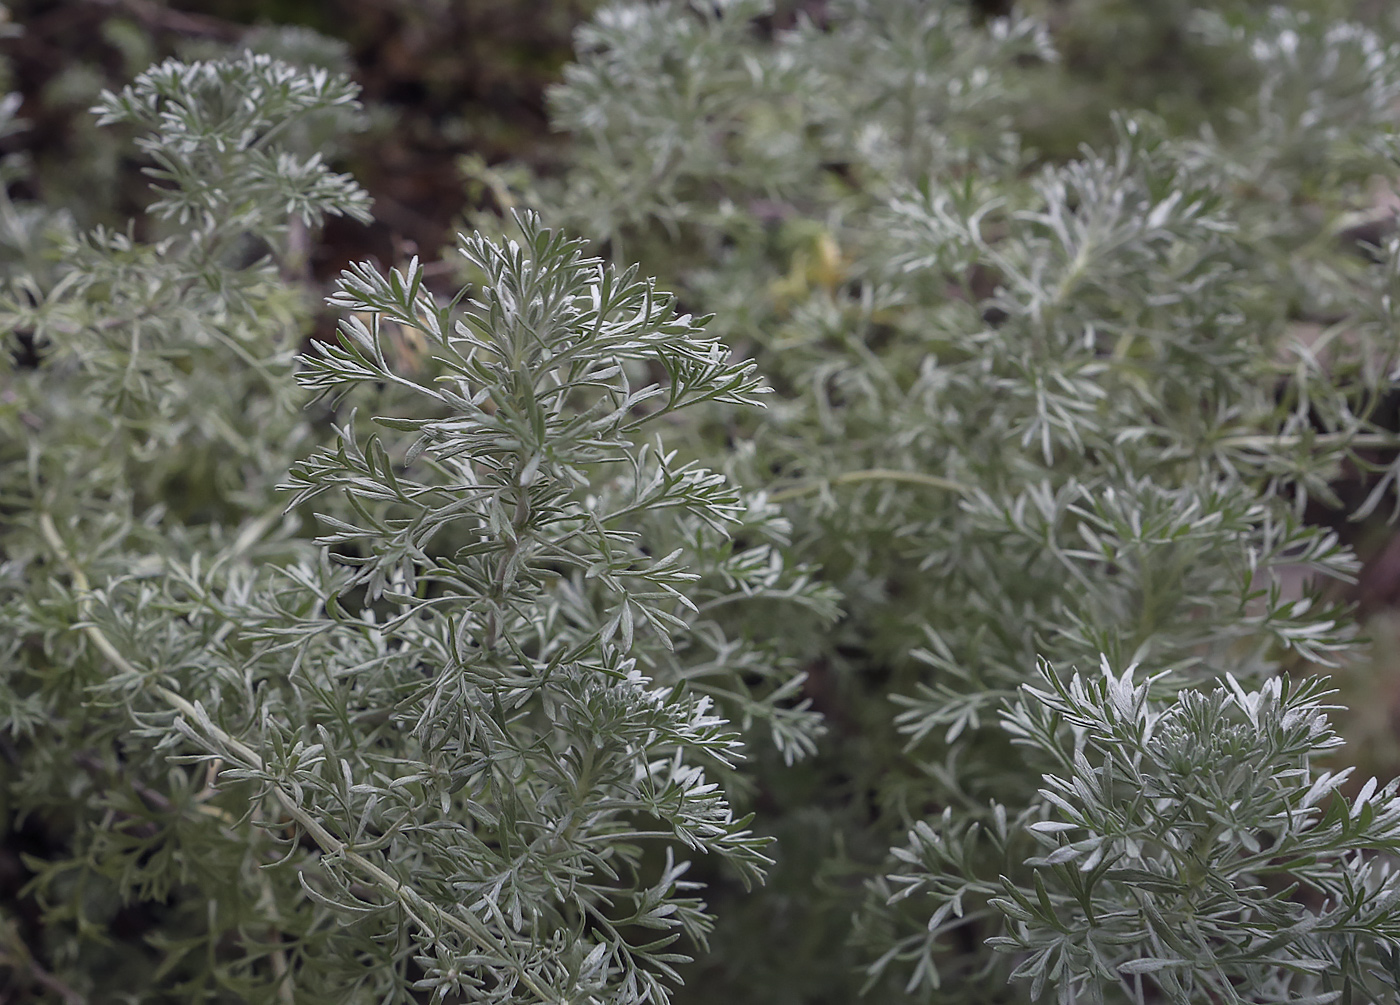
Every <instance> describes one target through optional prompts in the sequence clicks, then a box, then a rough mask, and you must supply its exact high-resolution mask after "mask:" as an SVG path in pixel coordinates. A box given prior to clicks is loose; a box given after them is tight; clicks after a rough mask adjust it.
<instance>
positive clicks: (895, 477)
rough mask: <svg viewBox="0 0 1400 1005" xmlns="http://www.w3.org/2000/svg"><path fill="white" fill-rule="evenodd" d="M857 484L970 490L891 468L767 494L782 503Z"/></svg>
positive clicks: (959, 491) (956, 484)
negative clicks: (874, 483)
mask: <svg viewBox="0 0 1400 1005" xmlns="http://www.w3.org/2000/svg"><path fill="white" fill-rule="evenodd" d="M858 482H907V483H909V484H911V485H922V486H924V487H925V488H931V489H942V490H943V491H945V492H956V493H958V494H959V495H967V494H968V493H970V492H971V491H972V490H971V489H970V488H968V487H967V486H966V485H964V484H962V482H955V481H953V480H952V479H951V478H940V477H938V476H937V475H926V474H923V473H922V472H919V471H896V470H894V469H893V468H867V469H865V470H863V471H847V472H846V473H845V474H843V475H837V476H836V477H835V478H821V479H816V480H814V481H810V482H807V483H804V484H801V485H794V486H792V487H791V488H786V489H779V490H778V491H776V492H772V493H769V496H768V498H769V499H770V500H772V501H773V502H784V501H786V500H788V499H797V498H800V497H801V496H805V495H811V494H812V493H813V492H817V491H820V490H821V488H822V486H831V487H832V488H835V487H836V486H838V485H854V484H856V483H858Z"/></svg>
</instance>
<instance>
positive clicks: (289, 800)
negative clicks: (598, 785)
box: [39, 513, 567, 1005]
mask: <svg viewBox="0 0 1400 1005" xmlns="http://www.w3.org/2000/svg"><path fill="white" fill-rule="evenodd" d="M39 531H40V533H42V534H43V536H44V540H45V541H47V542H48V544H49V547H50V548H52V549H53V552H54V554H55V555H57V556H58V558H59V560H60V561H62V562H63V564H64V565H65V566H66V567H67V569H68V572H69V575H71V576H72V577H73V585H74V586H75V587H76V588H77V591H78V613H79V616H80V617H81V618H82V619H83V620H84V621H86V620H87V611H88V606H89V603H90V598H91V593H92V587H91V586H90V584H89V583H88V578H87V576H86V575H85V574H84V573H83V571H82V569H81V568H80V567H79V566H78V564H77V562H75V561H74V560H73V557H72V555H71V554H69V552H68V548H67V546H66V545H65V544H64V543H63V538H62V537H61V536H60V535H59V533H58V528H57V527H56V526H55V525H54V522H53V518H52V517H50V516H49V514H47V513H40V514H39ZM82 630H83V632H84V634H86V635H87V637H88V638H89V639H90V640H91V641H92V643H93V645H95V646H96V647H97V650H98V652H100V653H101V654H102V655H103V656H104V657H105V658H106V659H107V660H108V661H109V662H111V663H112V665H113V666H115V667H117V668H118V669H119V670H121V671H122V672H123V673H129V674H134V675H137V676H140V675H141V672H140V671H139V670H137V669H136V667H134V666H133V665H132V664H131V663H130V662H129V661H128V660H127V659H126V658H125V657H124V656H122V654H121V653H120V652H118V650H117V648H116V646H114V645H112V642H111V640H110V639H108V638H107V636H106V635H104V634H103V633H102V629H100V628H98V627H97V626H96V625H94V624H92V623H90V622H89V623H88V624H86V625H84V626H83V629H82ZM156 691H157V693H159V694H160V696H161V697H162V698H164V699H165V700H166V702H167V703H168V704H169V705H170V706H171V707H172V708H174V709H175V710H176V711H178V712H179V713H180V714H182V715H183V716H185V718H186V719H187V720H189V721H190V722H191V724H196V723H197V724H198V725H199V727H200V728H202V729H203V730H204V732H205V733H206V734H207V735H208V736H209V738H210V739H212V740H214V741H215V742H216V743H218V744H219V745H221V746H222V747H223V748H224V749H226V750H228V751H230V752H231V753H233V754H235V755H236V756H238V757H239V758H241V759H242V760H243V761H244V763H245V764H246V765H247V766H248V767H250V768H252V769H253V770H254V771H257V772H266V770H267V769H266V767H265V766H264V764H263V760H262V757H261V756H260V755H259V754H258V752H257V751H255V750H253V749H252V748H251V747H249V746H248V745H247V744H245V743H243V742H242V741H240V740H238V739H236V738H234V737H232V736H230V735H229V734H228V733H225V732H224V731H223V730H222V729H220V728H219V727H218V726H216V725H214V723H213V722H212V721H211V720H210V718H209V716H208V714H207V713H205V712H204V710H203V709H202V708H200V707H199V706H197V705H195V704H193V703H191V702H190V701H189V700H188V699H187V698H185V697H184V696H183V695H180V694H177V693H176V692H174V691H172V690H170V689H169V688H167V687H158V688H156ZM268 786H269V788H270V789H271V791H272V793H273V795H274V796H276V797H277V801H278V802H280V803H281V804H282V807H283V809H285V810H286V811H287V813H288V815H290V816H291V818H292V819H293V820H295V821H296V822H297V823H298V824H300V825H301V827H302V829H303V830H305V831H306V833H307V834H309V835H310V836H311V838H312V840H313V841H315V842H316V844H317V845H319V846H320V848H321V851H322V853H323V854H327V855H334V856H337V857H339V858H341V859H343V860H344V861H346V862H348V863H349V864H350V865H351V866H352V867H353V868H355V869H356V870H358V871H359V872H360V873H361V874H362V875H363V876H365V877H367V878H368V879H370V880H371V881H372V882H373V883H375V884H376V885H377V886H378V887H379V888H380V889H381V890H384V891H387V892H388V893H390V894H391V895H393V897H394V898H395V899H396V900H397V901H398V902H399V903H400V904H401V905H402V906H403V908H404V910H405V911H406V912H407V913H408V915H409V917H411V918H412V919H413V920H414V922H415V923H416V924H417V925H418V927H419V928H421V929H422V930H423V931H424V932H426V933H428V934H430V935H431V934H432V932H433V928H432V926H430V925H429V924H428V923H427V922H426V921H425V920H424V918H423V915H427V916H431V917H435V918H437V919H440V920H441V921H442V922H444V923H445V924H447V925H448V926H449V927H451V928H454V929H456V930H457V931H458V932H459V933H460V934H462V935H465V936H466V937H467V938H468V939H470V940H471V941H472V942H474V943H476V945H477V946H478V947H480V948H481V949H483V950H485V951H487V952H489V953H494V954H496V955H498V956H499V957H500V958H501V959H503V960H509V959H510V953H509V952H508V951H507V950H506V948H505V947H504V946H503V945H501V943H500V941H499V940H498V939H497V938H496V937H495V936H494V935H493V934H492V933H491V931H490V930H489V929H487V928H486V926H485V925H483V924H482V923H481V922H480V921H479V920H478V919H477V918H475V917H474V916H468V918H461V917H458V916H457V915H455V914H448V913H446V912H444V911H442V910H440V909H439V908H438V907H437V906H436V905H434V904H432V903H430V902H429V901H428V900H426V899H425V898H424V897H423V896H422V895H421V894H420V893H418V891H416V890H414V889H413V888H411V887H409V886H408V885H407V884H405V883H402V882H400V881H399V880H398V879H397V878H395V877H394V876H392V875H390V874H389V873H388V872H385V871H384V870H383V869H381V868H380V867H379V866H377V865H375V863H373V862H371V861H370V860H369V859H367V858H365V857H364V856H363V855H361V854H360V853H359V852H357V851H354V850H352V849H351V848H350V847H349V846H347V845H346V843H345V842H344V841H342V840H340V838H338V837H336V836H335V835H334V834H332V833H331V832H330V831H328V830H326V828H325V827H324V826H322V824H321V822H320V821H319V820H317V819H316V818H315V817H313V816H312V815H311V814H310V813H308V812H307V811H306V810H305V809H304V808H303V807H302V806H301V804H300V803H299V802H298V801H297V800H296V798H295V797H294V796H293V795H292V794H291V793H290V792H288V791H287V790H286V789H284V788H283V787H282V786H281V785H279V784H278V783H277V782H275V781H272V780H270V779H269V781H268ZM519 977H520V983H522V984H523V985H525V986H526V987H527V988H529V989H530V990H531V991H532V992H534V993H535V994H536V995H538V996H539V998H540V1000H541V1001H546V1002H559V1005H567V1003H566V1002H565V1001H564V1000H563V999H557V998H556V997H555V996H554V995H552V994H550V993H549V992H548V991H547V990H546V989H545V988H543V987H542V986H540V984H539V982H538V981H536V980H535V979H534V977H532V976H531V975H530V974H528V973H526V972H525V971H524V970H523V969H521V970H519Z"/></svg>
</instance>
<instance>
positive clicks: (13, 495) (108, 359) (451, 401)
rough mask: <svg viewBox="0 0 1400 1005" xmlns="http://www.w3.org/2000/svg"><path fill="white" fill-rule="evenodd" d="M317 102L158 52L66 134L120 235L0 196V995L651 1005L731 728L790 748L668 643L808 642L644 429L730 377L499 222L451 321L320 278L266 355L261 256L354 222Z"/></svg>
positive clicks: (690, 652)
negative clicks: (308, 340) (117, 152)
mask: <svg viewBox="0 0 1400 1005" xmlns="http://www.w3.org/2000/svg"><path fill="white" fill-rule="evenodd" d="M354 107H355V88H354V86H353V85H351V84H350V83H349V82H348V80H347V79H346V78H345V77H344V76H342V75H339V74H336V73H333V72H329V71H327V70H326V69H324V68H314V67H313V68H300V67H295V66H291V65H288V64H286V63H282V62H278V61H277V60H274V59H272V58H269V57H268V56H265V55H256V54H249V53H244V54H242V55H235V56H231V57H229V58H228V59H224V60H211V61H200V62H193V63H180V62H175V61H171V62H167V63H164V64H161V65H159V66H157V67H154V68H152V69H151V70H149V71H148V72H146V73H144V74H142V75H141V76H140V77H139V78H138V79H137V80H136V81H135V82H134V83H133V84H132V85H131V86H130V87H128V88H126V89H125V90H123V91H122V92H120V93H115V94H107V95H105V96H104V97H103V99H102V101H101V103H100V105H99V106H98V108H97V109H96V111H97V113H98V115H99V117H100V118H101V120H102V121H103V122H106V123H111V124H119V125H124V126H127V127H131V128H134V129H135V130H136V131H137V132H138V134H139V135H138V138H137V141H136V142H137V144H138V146H139V147H140V149H141V150H142V151H143V153H144V154H145V156H147V157H148V158H149V160H150V162H151V168H150V172H151V174H152V176H153V177H154V179H155V180H156V188H155V202H154V203H153V205H152V206H151V213H152V216H153V217H154V220H155V221H156V223H155V226H156V228H157V233H156V234H155V235H154V237H153V239H150V240H142V239H138V238H137V237H136V236H135V235H134V234H133V233H132V232H119V231H109V230H98V231H93V232H89V233H78V232H76V231H75V230H74V229H73V227H72V226H71V225H68V224H66V223H65V222H64V221H63V220H62V219H60V218H56V217H52V216H43V215H42V214H40V213H38V212H35V211H32V210H31V209H30V208H29V207H25V206H21V205H14V204H10V203H6V204H5V206H4V219H3V222H4V224H5V227H6V232H5V239H6V251H7V252H8V255H7V268H8V277H7V284H6V288H5V296H4V303H3V308H0V310H3V318H4V325H5V329H6V331H7V332H8V333H9V334H8V336H7V337H8V338H10V339H11V340H12V342H11V345H12V347H14V346H18V345H20V343H21V341H22V345H23V347H24V348H25V350H26V351H27V352H28V353H29V356H28V357H27V358H25V359H21V358H20V354H19V352H18V351H16V353H15V354H14V361H13V365H12V364H11V362H10V361H9V360H10V357H9V356H8V355H7V357H6V359H7V362H6V364H5V369H4V371H3V376H2V377H0V380H3V385H0V393H2V394H3V398H2V399H0V423H3V430H4V432H3V443H4V446H3V451H4V456H3V467H0V484H2V485H3V489H2V490H0V491H3V497H0V498H3V512H4V522H3V536H0V549H2V551H0V557H3V562H4V564H3V566H0V569H2V570H3V571H2V572H0V646H3V653H4V671H3V674H0V754H2V755H3V758H0V770H3V773H4V775H3V777H4V786H3V790H0V791H3V798H4V800H5V804H4V819H5V822H6V826H7V827H9V828H11V833H12V835H17V836H15V837H14V840H16V841H25V840H27V842H28V844H29V846H30V847H31V848H32V849H33V853H32V854H31V855H29V856H28V857H26V858H25V859H24V867H25V869H26V870H28V872H29V877H28V880H27V885H26V886H25V889H24V890H23V892H22V894H21V895H20V896H19V897H18V898H15V899H12V900H10V901H9V902H8V903H7V907H6V909H7V916H6V918H5V919H4V926H5V927H4V940H3V944H0V953H3V959H4V960H5V963H6V965H7V966H8V967H9V968H10V976H9V977H7V978H6V980H8V981H9V986H10V987H12V988H15V989H18V990H17V993H19V994H20V995H21V996H22V997H23V998H24V1000H27V1001H62V1002H65V1003H67V1002H78V1001H88V1002H126V1001H138V1000H139V1001H171V1002H193V1001H223V1002H278V1003H281V1002H286V1003H292V1002H296V1003H302V1002H335V1003H348V1002H365V1003H370V1002H374V1003H379V1002H396V1001H403V1002H410V1001H449V1002H456V1001H483V1002H503V1003H504V1002H512V1003H517V1002H520V1003H523V1002H539V1003H550V1005H564V1003H570V1005H577V1003H585V1002H598V1003H603V1002H610V1003H641V1002H653V1003H664V1002H665V1001H667V1000H668V998H669V995H670V993H671V987H672V986H673V985H674V983H676V982H677V981H678V975H677V969H676V968H677V966H678V965H679V964H680V963H681V962H682V961H683V960H685V959H686V955H685V954H686V953H687V952H689V951H692V950H693V948H694V947H695V946H697V945H699V946H703V945H704V943H705V937H706V934H707V932H708V931H709V929H710V925H711V919H710V917H709V915H708V914H707V913H706V909H705V904H704V902H703V901H702V899H701V896H700V894H699V892H698V890H697V886H698V884H696V883H694V882H693V881H691V880H690V879H688V878H687V875H686V872H687V867H688V865H689V860H690V859H692V858H694V857H696V856H711V857H713V858H715V859H718V860H722V861H723V862H724V864H725V865H724V867H725V869H727V870H729V872H730V875H732V876H733V877H736V878H737V879H739V880H741V881H742V882H745V883H749V882H752V881H754V880H756V879H758V878H759V877H760V876H761V875H762V873H763V870H764V868H765V866H766V865H767V863H768V859H767V858H766V856H765V852H764V847H765V845H767V844H768V843H769V840H768V839H767V838H763V837H759V836H756V835H755V834H754V833H753V832H752V831H751V829H750V826H749V822H748V820H747V819H745V818H740V817H739V816H738V815H737V814H736V813H734V812H733V811H732V810H731V808H730V804H729V802H728V801H727V798H726V795H725V793H724V792H723V791H722V789H721V787H720V785H719V784H718V783H717V781H716V780H715V779H716V777H719V776H729V775H731V774H732V770H733V768H734V766H735V765H736V763H737V762H738V761H739V760H740V759H741V758H742V757H743V752H742V749H741V748H742V746H743V743H744V741H743V739H742V737H741V733H743V732H744V731H751V732H752V733H753V734H754V735H755V736H757V737H760V738H762V742H763V743H765V744H770V745H772V746H773V747H774V749H777V750H779V751H780V752H782V753H783V755H784V756H787V757H789V758H792V757H796V756H799V755H800V754H802V753H804V752H806V751H809V750H810V749H811V747H812V744H813V742H814V739H815V736H816V735H817V733H818V725H817V722H816V718H815V716H814V715H813V714H811V713H809V712H806V711H804V708H803V704H802V702H801V700H800V699H798V698H797V697H796V696H795V691H796V689H797V687H798V685H799V683H800V680H799V678H798V676H797V674H796V667H795V664H794V661H793V660H791V659H790V658H788V657H787V656H785V655H784V650H783V647H782V646H781V645H776V644H771V643H762V642H760V643H751V642H749V641H748V640H746V639H743V638H736V637H731V636H730V635H727V634H726V633H725V631H724V630H723V628H722V627H721V625H720V622H719V621H718V620H717V619H716V616H715V614H714V613H713V612H722V611H724V610H726V609H727V608H728V607H730V606H733V605H739V606H745V607H748V608H750V609H764V608H770V609H771V608H773V607H782V606H797V607H800V608H801V609H802V610H803V611H805V612H806V614H805V615H804V616H805V617H807V618H808V619H810V620H811V621H812V622H813V623H819V622H820V621H821V620H822V619H825V618H829V617H830V616H832V614H833V607H832V602H831V594H830V589H829V588H828V587H825V586H821V585H819V584H816V583H815V582H814V581H813V580H812V579H811V577H810V576H809V575H808V574H807V573H806V572H805V571H804V570H803V569H802V568H800V567H788V566H787V565H786V563H785V557H784V551H785V545H786V543H787V532H788V528H787V525H786V524H785V522H784V521H783V519H782V518H781V517H780V516H779V514H778V512H777V510H776V507H774V506H773V505H771V504H769V503H767V502H765V501H764V500H763V499H762V498H756V499H750V498H747V497H743V496H741V495H740V494H739V492H738V491H737V490H736V489H734V488H733V487H732V485H731V484H730V483H729V482H728V480H727V479H726V478H725V477H724V476H723V475H721V474H717V473H715V472H713V471H711V470H708V469H707V468H705V467H703V466H700V465H697V464H694V463H687V462H683V461H681V460H679V459H677V457H676V454H675V452H674V451H673V450H671V449H668V448H667V447H666V446H665V445H664V443H662V442H661V438H660V437H659V436H658V435H657V434H658V433H659V432H661V431H664V430H665V429H666V428H667V426H668V425H669V424H674V423H676V422H677V421H680V418H682V417H683V416H684V412H685V410H686V409H687V408H690V407H692V406H694V405H697V404H699V403H723V404H727V405H747V404H753V403H755V402H756V401H757V400H758V396H759V394H760V392H761V391H762V390H763V387H762V385H761V382H760V381H759V379H758V378H757V377H756V376H755V374H754V369H753V365H752V363H748V362H731V361H730V359H729V351H728V350H727V349H726V348H725V347H724V346H722V345H721V344H720V343H719V342H718V341H717V339H716V338H715V337H714V336H712V335H710V334H707V332H706V330H705V328H704V323H703V321H700V320H697V319H695V318H693V317H692V316H690V315H688V314H679V315H678V313H677V311H676V310H675V308H674V306H673V304H672V301H671V299H670V298H669V297H668V296H667V295H666V294H664V293H662V292H660V291H658V290H657V289H656V288H655V286H654V284H653V283H652V282H650V281H648V280H645V279H643V278H640V277H639V276H638V275H637V273H636V271H635V270H620V271H619V270H617V269H614V268H612V267H610V266H605V265H604V264H602V263H601V262H600V261H599V260H598V259H596V258H591V257H589V256H588V255H587V254H586V252H585V250H584V248H583V247H582V246H581V244H580V243H579V242H577V241H573V240H569V239H566V238H565V237H563V236H561V235H560V234H558V233H554V232H551V231H549V230H545V229H543V228H542V227H541V226H540V224H539V223H538V221H537V220H536V219H535V218H534V217H532V216H529V215H523V216H521V217H520V218H519V219H518V220H517V228H516V229H517V232H516V234H515V237H514V238H513V239H508V240H507V239H503V240H500V241H494V240H490V239H487V238H485V237H482V236H479V235H477V236H472V237H466V238H463V240H462V242H461V244H460V248H459V249H458V250H459V251H460V253H461V256H462V259H463V263H464V264H463V268H464V269H465V270H466V272H467V273H468V278H469V283H468V285H466V286H464V287H463V288H462V289H461V290H460V291H459V292H457V293H456V294H455V296H453V295H448V296H441V295H438V294H436V293H434V292H433V291H431V290H430V289H429V288H428V286H427V285H426V283H425V280H424V270H423V268H422V267H421V266H420V265H419V263H418V262H417V261H416V260H415V261H413V262H410V263H408V264H407V265H406V266H405V267H403V268H400V269H393V270H390V271H387V272H383V271H380V270H378V269H376V268H374V267H372V266H370V265H359V266H356V267H354V268H353V269H351V270H349V271H347V272H346V273H345V274H344V276H343V278H342V280H341V281H340V283H339V285H338V288H337V291H336V292H335V294H334V296H333V297H332V298H331V303H332V305H333V306H334V307H335V308H337V309H338V310H339V311H340V312H341V313H342V317H343V321H342V323H341V326H340V331H339V335H338V337H337V340H336V341H335V342H334V343H333V344H320V343H318V344H315V345H314V348H313V349H312V350H311V351H309V352H307V353H306V354H304V355H303V354H301V352H300V349H301V344H300V343H301V339H302V337H303V335H302V333H303V331H304V325H303V321H304V320H305V318H306V309H305V305H304V304H303V302H302V296H303V294H302V292H301V291H300V290H299V289H298V288H297V287H296V286H295V285H292V284H289V283H288V282H287V281H285V280H284V278H283V276H282V272H283V271H288V270H280V269H279V266H282V265H284V264H285V262H286V259H287V256H288V255H289V253H290V252H289V243H290V242H289V233H290V230H291V228H292V227H294V226H300V227H315V226H316V225H317V224H318V223H319V221H321V220H322V218H323V217H324V216H325V215H326V214H348V215H351V216H354V217H357V218H360V219H366V218H367V217H368V202H367V199H366V197H365V195H364V194H363V192H362V191H361V190H360V189H359V188H358V187H357V186H356V185H355V184H354V182H353V181H352V180H351V179H349V178H348V177H346V176H344V175H340V174H336V173H334V172H332V171H330V170H329V169H328V168H327V166H326V164H325V162H324V160H323V158H322V156H321V154H320V153H319V152H316V151H313V150H309V149H307V148H308V145H309V143H308V138H309V137H310V136H312V135H314V134H315V133H316V132H317V131H319V130H324V128H325V126H326V122H327V120H328V119H330V120H334V119H336V118H337V117H339V118H341V119H344V118H345V117H346V116H348V115H349V114H350V113H351V112H353V109H354ZM11 110H12V109H11ZM318 398H319V399H321V400H320V401H319V403H317V404H315V405H313V406H311V407H309V408H308V404H309V403H310V402H312V401H313V400H315V399H318ZM731 720H732V721H731ZM717 773H718V774H717ZM17 905H18V906H17ZM678 940H679V941H678Z"/></svg>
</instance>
